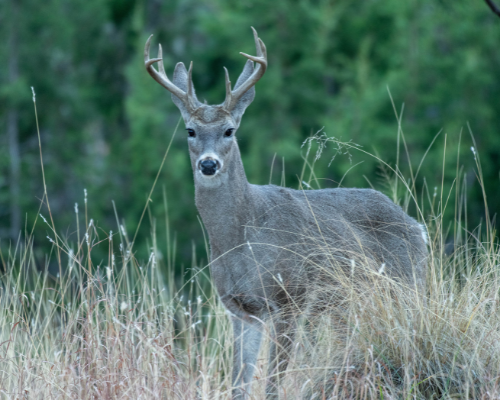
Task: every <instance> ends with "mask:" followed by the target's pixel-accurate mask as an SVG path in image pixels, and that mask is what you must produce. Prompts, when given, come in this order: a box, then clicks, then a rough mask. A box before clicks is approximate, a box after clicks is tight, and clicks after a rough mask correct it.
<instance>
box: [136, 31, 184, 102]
mask: <svg viewBox="0 0 500 400" xmlns="http://www.w3.org/2000/svg"><path fill="white" fill-rule="evenodd" d="M152 37H153V35H151V36H150V37H149V38H148V40H147V42H146V45H145V46H144V66H145V67H146V69H147V71H148V72H149V75H151V76H152V77H153V79H154V80H155V81H156V82H158V83H159V84H160V85H162V86H163V87H164V88H165V89H167V90H168V91H169V92H171V93H172V94H174V95H175V96H177V97H178V98H180V99H181V100H182V101H183V102H188V103H189V104H190V105H192V104H191V102H190V101H189V96H188V95H187V94H186V93H185V92H184V91H183V90H181V89H179V88H178V87H177V86H175V85H174V84H173V83H172V82H170V80H169V79H168V77H167V74H166V73H165V67H164V66H163V57H162V48H161V46H160V48H159V51H158V56H159V58H153V59H150V58H149V49H150V47H151V38H152ZM157 62H161V63H160V67H159V69H160V72H158V71H157V70H156V69H155V68H154V67H153V64H154V63H157Z"/></svg>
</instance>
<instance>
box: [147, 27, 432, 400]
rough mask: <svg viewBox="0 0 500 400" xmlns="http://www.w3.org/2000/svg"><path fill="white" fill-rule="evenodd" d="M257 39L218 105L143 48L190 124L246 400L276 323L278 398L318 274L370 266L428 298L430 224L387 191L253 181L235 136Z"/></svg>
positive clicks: (188, 75) (216, 275) (255, 69)
mask: <svg viewBox="0 0 500 400" xmlns="http://www.w3.org/2000/svg"><path fill="white" fill-rule="evenodd" d="M252 31H253V35H254V41H255V47H256V55H255V56H253V55H249V54H246V53H240V54H241V55H242V56H244V57H245V58H247V61H246V63H245V65H244V68H243V71H242V73H241V75H240V76H239V78H238V80H237V81H236V84H235V85H234V88H232V85H231V81H230V78H229V73H228V70H227V68H225V67H224V70H225V89H226V97H225V100H224V102H223V103H221V104H219V105H208V104H206V102H205V103H201V102H200V101H199V100H198V98H197V96H196V93H195V89H194V86H193V81H192V69H193V63H192V62H191V64H190V66H189V70H188V69H186V67H185V65H184V64H183V63H182V62H179V63H177V65H176V66H175V69H174V73H173V79H172V81H170V80H169V78H168V77H167V74H166V73H165V68H164V65H163V55H162V47H161V45H159V50H158V57H157V58H150V56H149V53H150V44H151V38H152V36H153V35H151V36H150V37H149V39H148V40H147V42H146V45H145V48H144V64H145V67H146V70H147V72H148V73H149V74H150V75H151V77H152V78H153V79H154V80H155V81H156V82H158V83H159V84H160V85H162V86H163V87H164V88H165V89H167V90H168V91H169V92H170V93H171V97H172V101H173V102H174V104H175V105H176V106H177V108H178V109H179V111H180V113H181V115H182V119H183V120H184V123H185V126H186V130H187V142H188V147H189V156H190V160H191V166H192V169H193V176H194V185H195V203H196V207H197V209H198V212H199V214H200V216H201V219H202V221H203V224H204V226H205V229H206V231H207V232H208V237H209V246H210V264H209V265H210V267H209V268H210V274H211V279H212V280H213V283H214V286H215V288H216V290H217V293H218V296H219V298H220V301H221V302H222V304H223V305H224V307H225V309H226V311H227V312H228V314H229V316H230V319H231V323H232V327H233V371H232V398H233V399H238V400H241V399H247V398H249V396H250V386H251V383H252V378H253V372H254V367H255V364H256V361H257V356H258V353H259V349H260V346H261V341H262V337H263V335H264V333H265V332H266V331H265V326H264V325H265V324H266V323H267V322H269V321H270V324H271V326H272V329H270V330H269V331H268V332H271V336H272V341H271V345H270V350H269V353H270V354H269V364H268V371H269V372H270V376H269V377H268V379H267V384H266V396H267V398H270V399H272V398H278V396H279V385H280V377H281V375H282V374H283V373H284V372H285V370H286V368H287V365H288V362H289V357H290V349H291V348H292V344H293V330H294V322H293V317H292V315H293V312H291V311H290V310H292V309H294V308H295V307H298V308H299V309H303V308H304V307H307V302H308V294H309V293H311V292H312V291H313V289H314V287H315V285H317V283H318V276H319V275H320V274H318V272H317V268H314V266H318V265H325V264H329V265H332V266H333V267H335V266H336V268H344V267H346V266H349V265H351V263H353V261H354V260H355V259H356V260H358V261H359V262H361V261H363V260H364V261H365V262H369V263H372V264H373V265H374V268H375V267H377V266H378V267H377V268H379V267H380V266H381V265H383V266H384V267H383V268H384V270H385V273H386V274H387V275H388V276H391V277H393V278H394V279H400V280H401V281H404V282H406V283H408V284H410V285H415V287H417V288H420V289H419V290H421V288H422V287H424V285H425V283H424V281H425V275H426V257H427V247H426V242H427V240H426V231H425V228H424V227H423V225H421V224H419V223H418V222H417V221H416V220H415V219H413V218H412V217H410V216H409V215H408V214H407V213H405V212H404V211H403V209H402V208H401V207H400V206H398V205H396V204H395V203H394V202H392V201H391V200H390V199H389V198H388V197H387V196H386V195H384V194H382V193H381V192H379V191H376V190H373V189H357V188H332V189H315V190H304V189H302V190H295V189H290V188H286V187H280V186H275V185H254V184H251V183H249V182H248V180H247V177H246V175H245V169H244V166H243V162H242V159H241V154H240V150H239V147H238V142H237V135H236V134H237V131H238V128H239V126H240V123H241V120H242V116H243V114H244V112H245V110H246V108H247V107H248V106H249V105H250V104H251V103H252V101H253V99H254V97H255V85H256V83H257V82H258V81H259V80H260V79H261V78H262V77H263V76H264V73H265V72H266V69H267V65H268V62H267V50H266V46H265V45H264V42H263V41H262V40H261V39H260V38H259V36H258V34H257V31H256V30H255V29H254V28H253V27H252ZM157 63H158V70H156V69H155V68H154V64H157ZM325 248H326V249H328V251H326V252H325V251H324V249H325Z"/></svg>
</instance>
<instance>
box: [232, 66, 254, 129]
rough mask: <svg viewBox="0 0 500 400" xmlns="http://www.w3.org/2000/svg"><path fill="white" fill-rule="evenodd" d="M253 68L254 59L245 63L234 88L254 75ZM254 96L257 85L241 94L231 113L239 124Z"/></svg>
mask: <svg viewBox="0 0 500 400" xmlns="http://www.w3.org/2000/svg"><path fill="white" fill-rule="evenodd" d="M253 68H254V67H253V61H251V60H248V61H247V62H246V64H245V67H244V68H243V72H242V73H241V75H240V77H239V78H238V80H237V81H236V85H234V89H233V90H236V89H237V88H238V87H239V86H241V85H242V84H243V82H245V81H246V80H247V79H248V78H249V77H250V75H252V73H253ZM254 97H255V86H252V87H251V88H250V89H248V91H246V92H245V94H244V95H243V96H241V98H240V99H239V101H238V102H237V103H236V105H235V106H234V108H233V110H232V111H231V114H232V116H233V118H234V120H235V122H236V123H237V124H238V125H239V124H240V121H241V117H242V116H243V114H244V113H245V110H246V108H247V107H248V106H249V105H250V103H251V102H252V101H253V99H254Z"/></svg>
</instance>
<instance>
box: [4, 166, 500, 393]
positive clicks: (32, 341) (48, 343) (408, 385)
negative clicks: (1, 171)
mask: <svg viewBox="0 0 500 400" xmlns="http://www.w3.org/2000/svg"><path fill="white" fill-rule="evenodd" d="M478 170H479V171H478V172H479V174H478V175H479V176H480V175H481V174H480V168H479V164H478ZM417 172H418V171H417ZM417 174H418V173H417ZM311 176H312V174H311ZM457 177H458V176H457ZM412 179H416V177H415V178H412ZM403 182H406V181H404V180H403ZM458 182H459V180H458V179H457V184H456V186H455V190H456V202H455V208H456V210H457V213H456V215H457V218H456V221H455V225H454V228H455V229H454V230H453V234H448V233H447V232H448V230H447V229H445V228H444V227H443V225H442V223H443V221H442V219H441V216H442V215H443V214H444V208H445V205H446V204H447V203H448V200H447V195H446V194H445V195H443V193H441V196H438V197H437V198H436V196H432V194H430V195H429V196H428V197H427V198H428V200H426V201H427V203H426V204H427V205H428V206H427V209H428V210H429V211H427V212H426V214H430V216H429V219H428V229H429V233H430V259H429V270H428V276H427V291H426V296H425V299H424V298H423V297H422V296H420V295H418V294H417V293H416V291H415V290H414V288H412V287H405V286H404V285H402V284H400V283H397V282H394V281H392V280H391V279H390V278H389V277H387V276H386V275H384V274H378V273H374V272H373V270H371V271H365V272H366V276H368V279H363V280H359V279H355V280H353V279H352V276H349V274H346V273H345V272H342V271H339V270H334V269H328V268H327V267H326V266H325V270H328V271H329V272H328V273H329V274H331V277H332V278H333V281H335V282H337V284H336V286H335V287H334V288H332V287H328V285H327V286H326V287H325V286H323V287H321V288H318V290H322V291H326V292H327V293H329V292H331V291H333V290H336V291H337V292H338V293H342V298H343V299H344V301H342V302H340V303H337V305H336V307H335V308H334V310H333V311H335V312H331V311H332V310H327V311H326V312H323V313H321V314H319V315H311V314H308V315H300V316H299V317H300V318H299V321H298V322H299V324H298V329H297V335H296V340H295V346H294V349H293V351H292V354H291V362H290V364H289V366H288V370H287V372H286V375H285V377H284V380H283V385H282V392H281V393H282V398H286V399H302V398H304V399H313V398H316V399H333V398H335V399H341V398H342V399H343V398H356V399H372V398H379V399H431V398H434V399H449V398H463V399H466V398H470V399H480V398H481V399H483V398H484V399H496V398H500V383H499V382H500V313H499V311H500V310H499V293H500V279H499V278H500V276H499V268H500V265H499V258H500V254H499V249H498V247H497V245H496V239H495V232H494V230H493V228H492V227H491V226H489V225H488V224H487V225H486V227H483V233H482V234H481V232H480V229H478V230H476V231H475V232H473V233H469V232H468V231H467V230H466V229H465V228H464V226H463V221H462V219H461V216H462V215H463V214H464V212H463V210H462V205H463V204H464V196H463V195H461V193H462V190H459V189H458V187H457V186H458ZM407 189H408V190H407V194H406V195H407V198H406V199H405V200H404V201H403V204H408V203H409V202H410V201H409V200H408V199H411V198H413V199H415V198H416V197H417V196H416V195H415V193H414V185H411V186H410V185H407ZM396 192H397V187H396V188H395V193H396ZM45 195H46V193H45ZM77 217H79V219H82V220H83V218H84V217H82V216H79V215H78V214H77ZM47 226H48V227H49V230H50V231H51V232H52V234H51V238H49V240H51V241H52V242H53V245H54V246H53V251H52V253H51V255H47V265H48V264H49V260H52V261H51V262H52V263H56V264H57V265H58V266H59V269H60V272H59V274H52V275H49V273H48V272H47V267H45V268H44V269H43V270H41V269H40V267H39V266H37V265H36V263H35V256H34V252H33V248H32V242H31V239H30V236H29V234H27V235H26V239H25V242H20V243H19V244H18V245H17V248H15V249H11V251H10V252H9V254H3V255H2V260H3V264H4V265H5V266H6V271H7V272H6V273H5V274H4V275H3V276H2V277H1V280H0V310H1V311H0V313H1V314H0V315H1V316H0V394H1V396H2V397H3V398H9V399H10V398H17V399H66V398H72V399H97V398H99V399H101V398H102V399H114V398H121V399H122V398H123V399H227V398H229V397H230V393H231V382H230V376H231V362H230V360H231V340H230V339H231V336H232V333H231V327H230V324H229V322H228V319H227V317H226V314H225V312H224V309H223V308H222V307H221V305H220V304H219V302H218V299H217V297H216V295H215V294H214V292H213V290H212V288H211V287H210V286H209V284H208V283H207V282H208V279H206V277H205V276H204V275H205V271H206V270H205V269H201V270H198V269H196V268H193V269H192V270H191V275H190V276H189V277H183V279H184V281H185V282H187V283H186V284H184V286H182V287H176V285H175V283H174V282H175V279H174V274H173V269H174V268H173V266H172V262H171V257H170V255H169V254H168V252H167V257H166V258H165V259H160V255H161V252H160V251H159V249H158V247H157V244H156V238H155V235H154V233H153V235H152V238H151V240H152V243H153V246H152V247H151V256H150V258H149V260H148V261H147V262H140V261H138V260H137V259H136V258H135V257H134V255H133V248H132V246H131V242H130V241H129V239H128V236H127V234H126V232H125V229H124V228H122V227H120V229H119V232H118V233H117V234H114V235H112V234H111V233H110V234H109V235H103V234H102V233H99V232H103V231H102V230H98V229H97V228H96V227H95V226H94V223H93V222H92V221H91V220H88V219H87V210H85V226H86V227H87V228H86V230H85V231H86V234H85V236H83V237H78V238H74V239H73V241H74V243H70V242H69V241H65V240H63V239H62V238H61V237H60V236H58V235H57V234H56V232H57V230H56V229H55V226H54V222H52V218H51V219H50V222H47ZM153 232H154V229H153ZM447 237H451V238H452V239H453V241H454V251H453V252H452V254H449V255H446V254H445V251H444V248H445V245H444V244H445V243H446V238H447ZM98 246H100V248H101V249H102V247H103V246H106V247H107V248H108V253H109V256H108V259H107V260H106V261H103V262H99V263H96V260H94V258H96V257H95V256H94V255H93V251H95V249H96V247H98ZM356 268H357V270H358V271H361V270H362V269H363V268H365V267H364V266H363V265H362V264H360V265H356ZM165 271H167V272H165ZM54 275H56V276H54ZM332 307H333V306H332ZM263 347H264V349H263V352H262V356H261V357H260V358H259V361H258V365H257V368H256V372H255V376H256V379H255V382H254V384H253V390H252V398H254V399H263V398H264V386H265V379H266V376H267V374H268V372H267V371H266V364H267V363H266V360H265V357H264V351H265V348H266V347H267V346H263Z"/></svg>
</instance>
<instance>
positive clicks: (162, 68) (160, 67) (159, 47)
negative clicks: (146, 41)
mask: <svg viewBox="0 0 500 400" xmlns="http://www.w3.org/2000/svg"><path fill="white" fill-rule="evenodd" d="M158 58H159V59H160V60H161V62H159V63H158V70H159V71H160V74H161V75H162V76H164V77H167V73H166V72H165V65H163V49H162V48H161V44H159V45H158ZM167 79H168V77H167Z"/></svg>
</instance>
